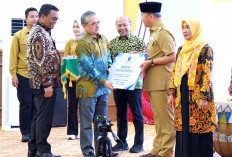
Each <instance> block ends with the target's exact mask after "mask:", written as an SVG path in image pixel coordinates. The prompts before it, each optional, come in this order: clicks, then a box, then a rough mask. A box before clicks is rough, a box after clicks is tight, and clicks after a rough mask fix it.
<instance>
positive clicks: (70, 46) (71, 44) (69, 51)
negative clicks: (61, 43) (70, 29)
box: [64, 39, 77, 57]
mask: <svg viewBox="0 0 232 157" xmlns="http://www.w3.org/2000/svg"><path fill="white" fill-rule="evenodd" d="M76 46H77V40H73V39H70V40H69V41H68V42H67V43H66V45H65V48H64V56H65V57H67V55H75V56H76V52H75V49H76Z"/></svg>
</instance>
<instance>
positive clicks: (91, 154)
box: [84, 152, 96, 157]
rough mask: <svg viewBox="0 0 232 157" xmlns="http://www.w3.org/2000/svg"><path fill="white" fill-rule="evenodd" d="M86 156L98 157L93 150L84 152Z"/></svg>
mask: <svg viewBox="0 0 232 157" xmlns="http://www.w3.org/2000/svg"><path fill="white" fill-rule="evenodd" d="M84 157H96V156H95V154H94V153H93V152H89V153H86V154H84Z"/></svg>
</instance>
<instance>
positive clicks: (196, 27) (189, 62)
mask: <svg viewBox="0 0 232 157" xmlns="http://www.w3.org/2000/svg"><path fill="white" fill-rule="evenodd" d="M184 23H186V24H188V25H189V27H190V31H191V33H192V38H191V39H188V40H186V39H185V40H184V44H183V46H182V49H181V51H180V53H179V56H178V58H177V62H176V67H175V78H174V85H175V86H176V87H178V86H179V85H180V83H181V78H182V76H183V75H184V74H185V73H186V72H187V71H188V86H189V88H190V89H192V88H193V87H194V84H195V77H196V69H197V63H198V57H199V54H200V52H201V50H202V48H203V47H204V46H205V45H206V43H204V42H203V39H202V27H201V24H200V21H199V20H197V19H194V18H189V19H186V20H182V21H181V28H182V29H183V24H184Z"/></svg>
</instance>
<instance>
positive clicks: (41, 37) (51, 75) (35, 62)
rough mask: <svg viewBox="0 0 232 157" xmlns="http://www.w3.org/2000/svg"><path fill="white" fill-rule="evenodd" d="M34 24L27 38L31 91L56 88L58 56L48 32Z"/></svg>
mask: <svg viewBox="0 0 232 157" xmlns="http://www.w3.org/2000/svg"><path fill="white" fill-rule="evenodd" d="M45 28H46V27H45V26H43V25H42V24H38V23H37V24H36V25H35V26H34V27H33V28H32V29H31V31H30V33H29V35H28V38H27V61H28V69H29V78H30V79H29V80H30V86H31V88H32V89H41V88H46V87H49V86H51V85H52V87H54V88H55V87H58V86H60V84H61V81H60V68H61V62H60V55H59V52H58V51H57V49H56V46H55V42H54V40H53V39H52V37H51V35H50V30H48V29H45Z"/></svg>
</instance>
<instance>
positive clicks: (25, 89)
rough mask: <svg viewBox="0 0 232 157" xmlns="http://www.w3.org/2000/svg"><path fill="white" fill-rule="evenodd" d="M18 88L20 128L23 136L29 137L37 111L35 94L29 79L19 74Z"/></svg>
mask: <svg viewBox="0 0 232 157" xmlns="http://www.w3.org/2000/svg"><path fill="white" fill-rule="evenodd" d="M17 77H18V81H19V84H18V88H17V97H18V100H19V127H20V131H21V134H22V135H28V134H30V132H31V121H32V118H33V112H34V109H35V106H34V103H33V92H32V89H31V87H30V85H29V79H28V78H26V77H23V76H21V75H19V74H17Z"/></svg>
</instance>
